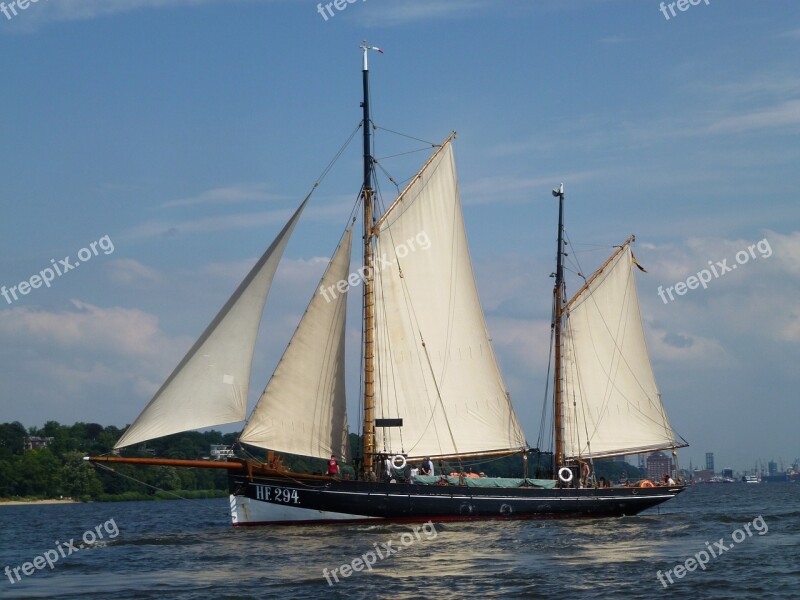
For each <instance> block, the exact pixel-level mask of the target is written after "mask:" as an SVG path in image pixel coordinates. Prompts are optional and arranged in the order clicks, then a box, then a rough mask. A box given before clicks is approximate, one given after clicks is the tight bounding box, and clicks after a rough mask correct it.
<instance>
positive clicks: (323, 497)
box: [229, 473, 684, 525]
mask: <svg viewBox="0 0 800 600" xmlns="http://www.w3.org/2000/svg"><path fill="white" fill-rule="evenodd" d="M229 487H230V493H231V502H232V506H231V508H232V511H233V512H234V514H233V521H234V525H270V524H279V523H280V524H298V523H312V522H313V523H319V522H334V521H335V522H345V521H349V520H352V521H357V520H363V519H364V518H375V519H385V520H389V521H395V522H424V521H429V520H432V521H470V520H484V519H487V520H488V519H553V518H592V517H594V518H597V517H620V516H625V515H635V514H637V513H639V512H641V511H643V510H646V509H648V508H652V507H653V506H656V505H658V504H661V503H662V502H665V501H667V500H669V499H670V498H673V497H675V496H676V495H677V494H679V493H680V492H681V491H683V489H684V488H683V487H681V486H674V487H652V488H625V487H619V488H603V489H598V488H586V489H575V488H555V489H549V490H548V489H541V488H535V487H517V488H479V487H467V486H457V485H447V486H438V485H412V484H403V483H396V484H391V483H370V482H363V481H339V480H323V479H319V478H313V479H312V478H309V479H305V478H302V477H300V478H298V477H296V476H295V477H286V476H281V475H263V476H253V477H252V478H249V477H247V476H246V475H244V474H241V473H230V474H229ZM237 503H238V508H239V512H238V515H237V514H236V511H237ZM243 507H244V508H243Z"/></svg>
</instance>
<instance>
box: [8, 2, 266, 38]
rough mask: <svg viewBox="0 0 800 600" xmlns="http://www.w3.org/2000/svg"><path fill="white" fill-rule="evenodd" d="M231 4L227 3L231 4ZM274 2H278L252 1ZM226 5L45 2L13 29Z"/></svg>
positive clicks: (32, 6) (23, 13) (24, 14)
mask: <svg viewBox="0 0 800 600" xmlns="http://www.w3.org/2000/svg"><path fill="white" fill-rule="evenodd" d="M231 1H232V0H225V1H224V3H225V4H230V2H231ZM238 1H242V0H238ZM249 1H250V2H258V1H264V2H271V1H276V0H249ZM214 3H219V4H223V0H50V1H47V0H44V1H41V2H37V3H36V4H29V5H28V8H27V9H25V11H19V10H18V14H17V16H16V17H13V16H12V21H11V23H10V25H11V26H12V29H9V28H6V31H10V30H14V31H17V32H32V31H36V30H38V29H39V28H40V27H41V26H42V25H44V24H46V23H48V22H54V21H56V22H57V21H83V20H89V19H97V18H101V17H107V16H111V15H114V14H119V13H126V12H132V11H135V10H143V9H160V8H171V7H179V8H183V7H191V6H198V5H202V4H214Z"/></svg>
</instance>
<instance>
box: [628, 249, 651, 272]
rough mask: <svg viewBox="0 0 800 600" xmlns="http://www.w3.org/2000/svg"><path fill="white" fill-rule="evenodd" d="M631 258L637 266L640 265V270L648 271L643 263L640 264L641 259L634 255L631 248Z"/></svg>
mask: <svg viewBox="0 0 800 600" xmlns="http://www.w3.org/2000/svg"><path fill="white" fill-rule="evenodd" d="M631 259H632V260H633V264H635V265H636V266H637V267H639V270H640V271H641V272H642V273H647V269H645V268H644V267H643V266H642V265H640V264H639V261H638V260H636V257H635V256H634V255H633V250H631Z"/></svg>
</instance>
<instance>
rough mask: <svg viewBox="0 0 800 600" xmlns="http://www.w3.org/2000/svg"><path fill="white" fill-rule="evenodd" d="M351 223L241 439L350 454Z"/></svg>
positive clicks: (291, 449) (325, 454)
mask: <svg viewBox="0 0 800 600" xmlns="http://www.w3.org/2000/svg"><path fill="white" fill-rule="evenodd" d="M352 234H353V230H352V228H350V229H348V230H347V233H346V234H345V236H344V237H343V239H342V241H341V243H340V244H339V247H338V249H337V250H336V253H335V254H334V256H333V258H332V259H331V262H330V264H329V265H328V268H327V270H326V271H325V274H324V275H323V277H322V280H321V281H320V286H319V288H318V290H317V292H316V293H315V294H314V297H313V298H312V299H311V302H310V303H309V305H308V308H307V309H306V312H305V314H304V315H303V318H302V319H301V320H300V324H299V325H298V326H297V330H296V331H295V333H294V336H293V337H292V340H291V342H289V346H288V347H287V348H286V352H284V354H283V358H281V361H280V363H278V367H277V368H276V369H275V373H274V374H273V375H272V378H271V379H270V381H269V383H268V384H267V387H266V389H265V390H264V393H263V394H262V395H261V399H260V400H259V401H258V404H257V405H256V408H255V410H254V411H253V414H252V415H251V417H250V419H249V421H248V422H247V425H246V426H245V428H244V431H242V434H241V436H240V437H239V441H241V442H244V443H247V444H252V445H254V446H259V447H261V448H269V449H272V450H278V451H280V452H288V453H290V454H300V455H303V456H316V457H319V458H326V459H327V458H329V457H330V456H331V454H335V455H336V457H337V458H340V459H342V458H344V459H346V458H347V456H348V443H347V435H348V431H347V415H346V411H345V404H346V398H345V385H344V348H345V346H344V334H345V315H346V306H347V291H346V286H344V285H342V287H343V288H344V289H345V291H344V292H340V291H339V288H338V287H337V284H339V282H341V281H344V282H346V281H347V279H348V269H349V267H350V244H351V239H352Z"/></svg>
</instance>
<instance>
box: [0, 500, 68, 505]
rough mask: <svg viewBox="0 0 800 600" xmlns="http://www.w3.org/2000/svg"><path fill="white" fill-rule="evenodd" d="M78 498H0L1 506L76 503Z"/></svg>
mask: <svg viewBox="0 0 800 600" xmlns="http://www.w3.org/2000/svg"><path fill="white" fill-rule="evenodd" d="M76 503H77V501H76V500H0V506H27V505H29V504H31V505H32V504H76Z"/></svg>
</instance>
